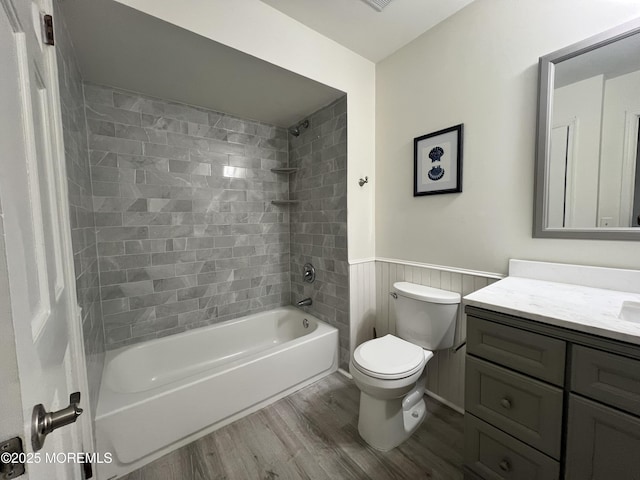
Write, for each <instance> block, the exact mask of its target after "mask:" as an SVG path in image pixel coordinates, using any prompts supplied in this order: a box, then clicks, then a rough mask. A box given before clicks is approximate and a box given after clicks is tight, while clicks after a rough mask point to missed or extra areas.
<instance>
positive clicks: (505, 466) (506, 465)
mask: <svg viewBox="0 0 640 480" xmlns="http://www.w3.org/2000/svg"><path fill="white" fill-rule="evenodd" d="M498 467H500V470H502V471H503V472H510V471H511V464H510V463H509V460H506V459H505V460H502V461H501V462H500V463H499V464H498Z"/></svg>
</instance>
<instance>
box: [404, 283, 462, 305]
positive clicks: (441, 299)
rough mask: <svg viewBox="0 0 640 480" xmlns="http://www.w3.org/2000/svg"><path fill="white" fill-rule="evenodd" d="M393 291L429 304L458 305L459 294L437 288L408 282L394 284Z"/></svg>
mask: <svg viewBox="0 0 640 480" xmlns="http://www.w3.org/2000/svg"><path fill="white" fill-rule="evenodd" d="M393 289H394V290H395V292H396V293H397V294H398V295H401V296H403V297H408V298H413V299H414V300H420V301H423V302H431V303H460V294H459V293H456V292H449V291H447V290H441V289H439V288H433V287H427V286H425V285H416V284H415V283H409V282H396V283H394V284H393Z"/></svg>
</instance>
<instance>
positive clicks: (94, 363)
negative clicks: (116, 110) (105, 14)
mask: <svg viewBox="0 0 640 480" xmlns="http://www.w3.org/2000/svg"><path fill="white" fill-rule="evenodd" d="M53 5H54V9H55V11H54V13H55V15H54V16H55V18H56V19H58V21H56V22H55V24H54V25H55V29H56V51H57V62H58V83H59V85H60V104H61V113H62V115H61V116H62V131H63V135H64V149H65V152H64V153H65V162H66V170H67V186H68V196H69V208H70V212H69V213H70V215H69V217H70V222H71V246H72V250H73V263H74V270H75V277H76V291H77V295H78V304H79V305H80V308H81V309H82V332H83V341H84V342H83V343H84V352H85V357H86V362H87V372H88V375H87V376H88V380H89V399H90V404H91V407H92V411H94V412H95V407H96V405H97V403H98V391H99V389H100V381H101V379H102V368H103V363H104V350H105V346H104V327H103V318H102V307H101V304H100V286H99V280H98V255H97V249H96V228H95V223H94V218H93V205H92V194H93V192H92V188H91V173H90V165H89V152H88V150H87V127H86V120H85V115H84V94H83V86H82V77H81V75H80V69H79V66H78V61H77V59H76V57H75V52H74V50H73V46H72V43H71V38H70V37H69V33H68V32H67V30H66V27H65V24H64V17H63V16H62V12H60V11H59V5H58V2H54V4H53Z"/></svg>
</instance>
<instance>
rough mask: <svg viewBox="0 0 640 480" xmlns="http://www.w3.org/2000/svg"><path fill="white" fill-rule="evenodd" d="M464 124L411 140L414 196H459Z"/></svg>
mask: <svg viewBox="0 0 640 480" xmlns="http://www.w3.org/2000/svg"><path fill="white" fill-rule="evenodd" d="M463 131H464V124H462V123H461V124H459V125H455V126H453V127H449V128H445V129H443V130H438V131H437V132H433V133H428V134H427V135H422V136H421V137H416V138H414V139H413V196H414V197H419V196H422V195H437V194H441V193H460V192H462V140H463Z"/></svg>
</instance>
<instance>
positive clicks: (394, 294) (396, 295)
mask: <svg viewBox="0 0 640 480" xmlns="http://www.w3.org/2000/svg"><path fill="white" fill-rule="evenodd" d="M389 295H391V296H392V297H393V298H396V299H397V298H398V294H397V293H396V292H389Z"/></svg>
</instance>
